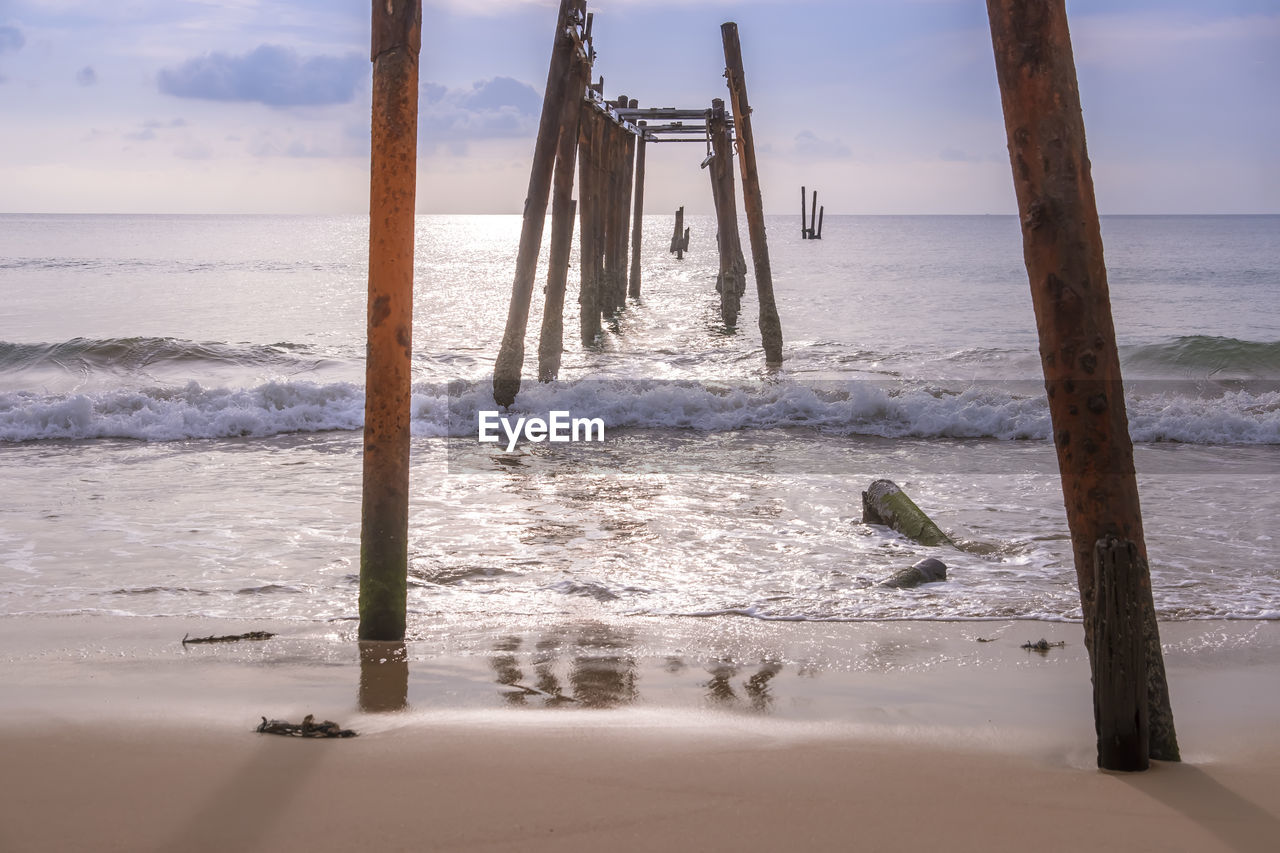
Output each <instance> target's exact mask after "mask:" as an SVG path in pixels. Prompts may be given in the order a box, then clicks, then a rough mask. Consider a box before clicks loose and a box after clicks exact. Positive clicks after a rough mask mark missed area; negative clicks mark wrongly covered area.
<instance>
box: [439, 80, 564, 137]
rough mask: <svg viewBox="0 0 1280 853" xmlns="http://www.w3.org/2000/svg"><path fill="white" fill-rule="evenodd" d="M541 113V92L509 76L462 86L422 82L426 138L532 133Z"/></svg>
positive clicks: (519, 135)
mask: <svg viewBox="0 0 1280 853" xmlns="http://www.w3.org/2000/svg"><path fill="white" fill-rule="evenodd" d="M541 114H542V96H541V95H540V94H539V93H538V92H537V90H535V89H534V88H533V87H532V86H530V85H529V84H527V83H521V82H520V81H519V80H515V79H513V78H511V77H493V78H491V79H488V80H479V81H477V82H475V83H473V84H471V86H470V88H463V89H448V88H445V87H444V86H440V85H437V84H435V83H425V84H423V86H422V91H421V104H420V106H419V119H420V120H419V127H420V129H421V133H422V136H423V138H424V140H425V141H428V142H448V143H459V142H464V141H466V140H475V139H499V138H510V137H522V136H533V135H534V133H535V132H536V131H537V127H538V118H539V116H541Z"/></svg>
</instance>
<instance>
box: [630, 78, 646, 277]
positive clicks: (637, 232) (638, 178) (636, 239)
mask: <svg viewBox="0 0 1280 853" xmlns="http://www.w3.org/2000/svg"><path fill="white" fill-rule="evenodd" d="M630 106H631V107H633V108H634V107H635V106H637V104H636V102H635V101H632V102H631V104H630ZM638 127H639V128H640V135H639V137H638V138H637V139H636V174H635V189H634V190H633V193H634V195H635V212H634V213H633V214H632V217H631V279H630V282H629V285H628V287H627V295H628V296H630V297H631V298H632V299H639V298H640V240H641V238H642V237H643V231H644V228H643V222H644V128H645V122H643V121H642V122H640V123H639V125H638Z"/></svg>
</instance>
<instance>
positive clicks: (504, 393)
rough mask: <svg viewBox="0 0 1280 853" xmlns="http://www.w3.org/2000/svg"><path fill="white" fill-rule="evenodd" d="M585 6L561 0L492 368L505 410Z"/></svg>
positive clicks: (514, 385)
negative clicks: (574, 28) (574, 27)
mask: <svg viewBox="0 0 1280 853" xmlns="http://www.w3.org/2000/svg"><path fill="white" fill-rule="evenodd" d="M581 6H582V0H560V13H559V15H558V16H557V17H556V38H555V46H554V47H553V48H552V50H551V65H550V67H549V68H548V69H547V86H546V90H545V91H544V93H543V96H542V118H541V119H540V121H539V123H538V139H537V141H536V142H535V143H534V148H533V168H532V170H531V171H530V173H529V192H528V194H527V195H526V196H525V199H524V224H523V226H522V227H521V230H520V248H519V250H518V251H517V253H516V274H515V281H514V283H513V284H512V285H511V304H510V307H509V308H508V309H507V326H506V329H505V330H504V331H503V333H502V345H501V347H499V349H498V358H497V361H496V363H495V364H494V366H493V399H494V402H496V403H497V404H498V405H500V406H510V405H511V404H512V403H514V402H515V399H516V394H518V393H519V391H520V371H521V369H522V368H523V367H524V336H525V332H526V331H527V329H528V326H529V302H530V300H531V299H532V298H533V284H534V277H535V276H536V275H537V271H538V250H539V249H540V248H541V246H542V229H543V226H544V224H545V220H546V218H547V199H548V198H549V196H550V195H551V174H552V170H553V169H554V167H555V162H556V144H557V142H558V141H559V139H560V121H561V106H562V104H563V103H564V99H565V97H566V95H567V93H568V90H569V77H570V72H569V69H570V63H571V62H572V61H573V54H574V38H573V35H572V33H570V31H569V25H570V22H571V21H573V20H575V19H576V18H575V16H576V14H577V10H578V8H579V7H581Z"/></svg>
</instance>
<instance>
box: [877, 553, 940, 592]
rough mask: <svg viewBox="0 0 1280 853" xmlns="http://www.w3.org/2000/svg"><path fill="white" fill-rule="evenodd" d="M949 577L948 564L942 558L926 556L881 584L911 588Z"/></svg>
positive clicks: (889, 586) (898, 587) (895, 587)
mask: <svg viewBox="0 0 1280 853" xmlns="http://www.w3.org/2000/svg"><path fill="white" fill-rule="evenodd" d="M946 579H947V566H946V563H943V562H942V561H941V560H935V559H934V558H933V557H925V558H924V559H923V560H921V561H920V562H918V563H916V564H915V565H913V566H911V567H910V568H908V569H903V570H902V571H900V572H898V573H897V574H895V575H893V577H891V578H889V579H888V580H886V581H882V582H881V583H880V586H882V587H888V588H890V589H910V588H912V587H917V586H920V584H924V583H937V582H938V581H944V580H946Z"/></svg>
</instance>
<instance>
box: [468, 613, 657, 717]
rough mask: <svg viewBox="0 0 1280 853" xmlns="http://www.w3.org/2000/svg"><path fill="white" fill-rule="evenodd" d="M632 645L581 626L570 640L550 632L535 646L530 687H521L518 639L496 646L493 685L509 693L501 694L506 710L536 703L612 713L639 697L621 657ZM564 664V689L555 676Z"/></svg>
mask: <svg viewBox="0 0 1280 853" xmlns="http://www.w3.org/2000/svg"><path fill="white" fill-rule="evenodd" d="M631 640H632V638H631V635H630V634H629V633H623V632H619V631H617V630H616V629H614V628H611V627H609V626H607V625H598V624H587V625H583V626H581V627H580V628H579V630H578V632H577V634H576V636H573V637H570V636H569V635H568V632H566V631H552V632H549V633H547V634H545V635H543V636H542V637H541V638H540V639H539V640H538V641H537V642H536V643H535V644H534V648H533V652H532V664H533V672H534V682H533V684H532V685H530V684H526V683H525V681H524V679H525V671H524V669H522V668H521V666H520V661H519V658H518V657H517V655H518V653H519V651H520V648H521V646H522V645H523V641H522V640H521V638H519V637H504V638H503V639H501V640H499V641H498V642H497V643H496V644H495V645H494V651H495V652H497V654H495V655H494V656H493V657H492V658H490V661H489V665H490V666H491V667H492V668H493V671H494V675H495V680H496V681H497V682H498V684H501V685H503V686H504V687H508V688H511V689H510V690H505V691H503V698H504V699H505V701H506V702H507V703H508V704H511V705H519V706H529V705H530V704H531V703H535V702H539V701H540V703H541V705H542V707H546V708H556V707H560V706H561V705H565V704H574V705H578V706H581V707H584V708H612V707H616V706H618V705H623V704H628V703H631V702H634V701H636V699H637V698H638V696H639V691H638V690H637V688H636V681H637V673H636V661H635V658H634V657H632V656H631V655H629V654H626V653H625V652H626V650H627V649H628V648H629V647H630V645H631ZM564 659H568V660H569V672H568V677H567V684H566V679H565V678H563V677H562V676H561V675H560V674H558V673H557V667H558V666H559V665H560V664H561V661H562V660H564ZM566 689H568V690H569V691H570V692H569V693H566V692H565V691H566Z"/></svg>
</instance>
